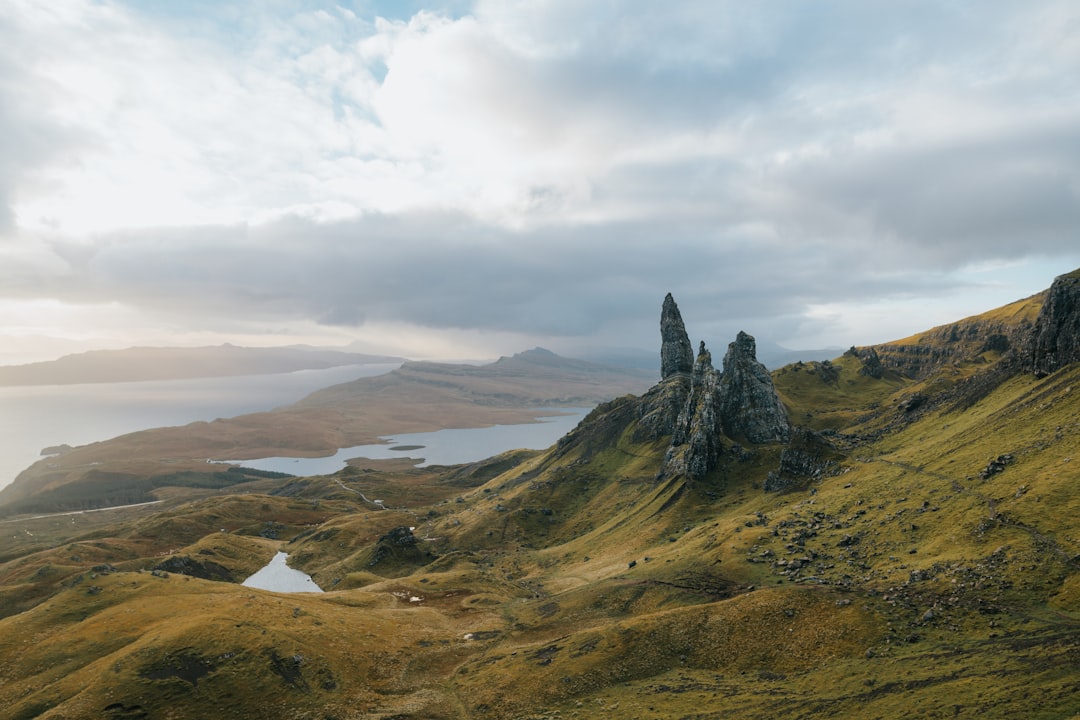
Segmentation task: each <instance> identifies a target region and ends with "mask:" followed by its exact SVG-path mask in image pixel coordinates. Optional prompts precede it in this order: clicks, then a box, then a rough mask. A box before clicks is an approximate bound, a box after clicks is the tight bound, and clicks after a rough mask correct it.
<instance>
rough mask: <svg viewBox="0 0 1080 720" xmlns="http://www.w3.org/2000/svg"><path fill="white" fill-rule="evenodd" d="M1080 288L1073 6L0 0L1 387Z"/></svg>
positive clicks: (697, 331) (773, 333) (913, 313)
mask: <svg viewBox="0 0 1080 720" xmlns="http://www.w3.org/2000/svg"><path fill="white" fill-rule="evenodd" d="M1078 266H1080V4H1078V3H1076V2H1075V0H1060V1H1057V0H1017V1H1007V0H971V1H966V2H965V1H963V0H956V1H951V2H943V1H941V0H935V1H933V2H929V1H927V2H923V1H920V0H897V1H896V2H887V3H886V2H880V3H878V2H866V1H865V0H821V1H819V2H797V1H795V0H791V1H789V2H778V1H777V2H769V1H763V2H754V3H747V2H745V1H744V0H739V1H737V2H727V1H726V0H702V1H700V2H698V1H696V0H678V1H676V2H664V3H661V2H655V1H654V0H603V1H598V2H581V1H580V0H532V1H525V0H491V1H488V0H477V1H476V2H467V1H465V0H446V1H444V2H440V1H439V0H433V1H432V2H423V1H422V0H408V1H402V2H392V1H390V0H355V1H351V2H350V1H349V0H343V1H342V2H338V3H333V2H321V1H318V0H188V1H187V2H183V3H177V2H172V1H171V0H50V1H49V2H47V3H46V2H40V1H39V0H0V364H11V363H17V362H29V361H33V360H44V359H51V358H54V357H57V356H59V355H60V354H63V353H66V352H73V351H78V350H83V349H90V348H104V347H127V346H131V345H206V344H219V343H221V342H233V343H236V344H246V345H284V344H292V343H309V344H317V345H326V346H345V345H350V344H352V347H354V348H356V349H360V350H368V351H373V352H389V353H394V354H401V355H405V356H408V357H421V358H423V357H426V358H484V357H495V356H498V355H501V354H510V353H512V352H517V351H520V350H524V349H526V348H529V347H533V346H535V345H541V346H544V347H548V348H551V349H553V350H555V351H557V352H563V353H564V354H574V353H575V352H578V353H583V352H585V351H591V350H596V349H599V348H605V347H613V348H643V349H649V350H655V349H657V347H658V343H659V315H660V306H661V302H662V300H663V297H664V294H665V293H667V292H669V291H670V292H672V293H673V294H674V296H675V298H676V300H677V301H678V303H679V305H680V307H681V309H682V313H683V317H684V319H685V320H686V323H687V327H688V330H689V333H690V336H691V339H692V340H693V341H695V342H696V341H697V340H698V339H703V340H705V341H706V342H707V343H709V345H710V347H713V348H716V347H723V346H724V345H726V343H727V342H728V341H730V339H732V338H733V337H734V334H735V333H736V332H737V331H738V330H745V331H747V332H749V333H751V334H753V335H755V336H757V337H758V339H759V342H762V341H767V342H773V343H779V344H782V345H784V346H786V347H790V348H822V347H842V348H843V347H848V346H850V345H867V344H872V343H877V342H884V341H887V340H891V339H896V338H901V337H905V336H907V335H910V334H912V333H914V332H917V331H920V330H923V329H927V328H929V327H931V326H934V325H939V324H943V323H947V322H950V321H952V320H956V319H959V318H962V317H965V316H967V315H971V314H975V313H978V312H981V311H984V310H987V309H990V308H993V307H996V306H999V305H1002V304H1005V303H1007V302H1011V301H1012V300H1016V299H1019V298H1022V297H1026V296H1028V295H1031V294H1033V293H1035V292H1037V291H1039V290H1041V289H1043V288H1045V287H1047V286H1049V284H1050V282H1051V281H1052V279H1053V277H1054V276H1055V275H1058V274H1061V273H1064V272H1068V271H1070V270H1072V269H1075V268H1076V267H1078Z"/></svg>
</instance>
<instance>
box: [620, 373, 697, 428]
mask: <svg viewBox="0 0 1080 720" xmlns="http://www.w3.org/2000/svg"><path fill="white" fill-rule="evenodd" d="M690 385H691V377H690V376H688V375H682V374H679V375H673V376H671V377H669V378H668V379H667V380H661V381H660V382H659V383H657V384H656V385H654V386H653V387H652V388H650V389H649V391H648V392H646V393H645V394H644V395H642V396H641V398H640V399H639V400H638V403H637V418H636V419H637V421H638V422H637V426H636V427H635V429H634V434H633V440H634V442H651V441H653V440H659V439H660V438H662V437H668V436H671V435H674V434H675V430H676V428H677V427H678V423H679V416H680V415H681V414H682V409H683V408H684V407H685V406H686V401H687V399H688V398H689V397H690Z"/></svg>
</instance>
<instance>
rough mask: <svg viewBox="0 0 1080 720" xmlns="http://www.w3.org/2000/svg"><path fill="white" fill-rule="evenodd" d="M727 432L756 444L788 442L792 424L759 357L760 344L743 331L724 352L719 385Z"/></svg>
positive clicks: (730, 435)
mask: <svg viewBox="0 0 1080 720" xmlns="http://www.w3.org/2000/svg"><path fill="white" fill-rule="evenodd" d="M719 395H720V398H719V407H720V419H721V423H722V424H723V428H724V433H725V434H727V435H728V436H729V437H732V438H746V439H747V440H749V441H750V442H753V443H765V442H787V441H788V440H789V439H790V438H791V425H790V423H789V422H788V418H787V411H786V410H785V409H784V404H783V403H782V402H780V398H779V396H777V394H776V388H775V387H774V386H773V382H772V376H770V375H769V371H768V370H767V369H766V368H765V366H764V365H762V364H761V363H759V362H758V360H757V343H756V342H755V341H754V338H753V337H752V336H751V335H747V334H746V333H744V332H741V331H740V332H739V334H738V336H737V337H736V338H735V342H733V343H731V344H730V345H728V351H727V354H725V355H724V371H723V374H722V375H721V378H720V388H719Z"/></svg>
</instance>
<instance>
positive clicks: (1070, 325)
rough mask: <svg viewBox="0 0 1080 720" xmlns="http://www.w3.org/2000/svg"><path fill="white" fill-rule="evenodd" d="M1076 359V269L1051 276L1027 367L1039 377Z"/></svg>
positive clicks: (1079, 346) (1079, 276)
mask: <svg viewBox="0 0 1080 720" xmlns="http://www.w3.org/2000/svg"><path fill="white" fill-rule="evenodd" d="M1077 361H1080V270H1074V271H1073V272H1071V273H1069V274H1067V275H1061V276H1059V277H1056V278H1054V283H1053V284H1052V285H1051V286H1050V290H1049V291H1047V295H1046V301H1045V302H1044V303H1043V306H1042V309H1041V310H1040V311H1039V317H1038V319H1037V320H1036V321H1035V330H1034V332H1033V333H1032V343H1031V357H1030V368H1031V371H1032V372H1034V373H1035V374H1036V375H1038V376H1039V377H1043V376H1045V375H1049V374H1050V373H1052V372H1054V371H1055V370H1057V369H1058V368H1061V367H1064V366H1065V365H1068V364H1069V363H1073V362H1077Z"/></svg>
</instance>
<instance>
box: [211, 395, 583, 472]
mask: <svg viewBox="0 0 1080 720" xmlns="http://www.w3.org/2000/svg"><path fill="white" fill-rule="evenodd" d="M557 411H558V412H565V413H566V414H565V415H555V416H551V417H540V418H537V422H534V423H524V424H521V425H492V426H491V427H483V428H463V429H449V430H435V431H433V432H420V433H403V434H400V435H393V436H391V437H384V438H382V439H383V440H385V441H386V444H380V445H355V446H353V447H347V448H342V449H340V450H338V451H337V452H336V453H335V454H333V455H328V456H326V457H319V458H292V457H269V458H261V459H258V460H234V461H228V460H221V461H219V462H235V463H237V464H239V465H243V466H244V467H250V468H256V469H258V470H272V471H274V472H285V473H290V474H292V475H329V474H331V473H335V472H337V471H338V470H340V469H342V468H343V467H345V461H346V460H349V459H351V458H369V459H371V460H386V459H390V458H402V457H408V458H416V459H423V462H421V463H418V464H420V465H421V466H423V465H457V464H459V463H468V462H475V461H477V460H483V459H484V458H489V457H491V456H492V455H498V454H499V453H501V452H506V451H507V450H517V449H519V448H526V449H530V450H543V449H546V448H549V447H551V446H552V445H554V444H555V442H556V441H557V440H558V439H559V438H561V437H562V436H563V435H565V434H566V433H568V432H570V431H571V430H573V429H574V428H575V427H576V426H577V424H578V423H579V422H581V419H582V418H584V417H585V415H587V414H588V412H589V408H559V409H558V410H557Z"/></svg>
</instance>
